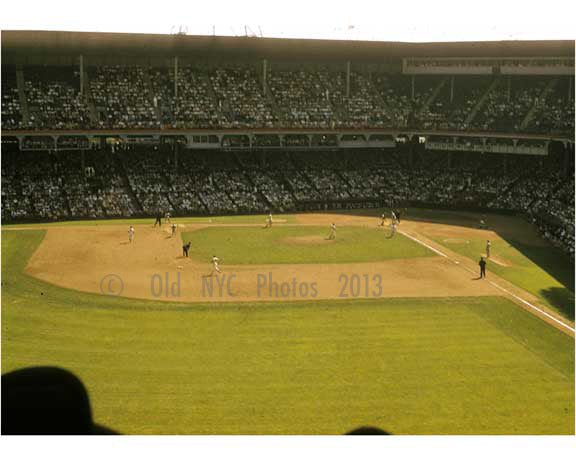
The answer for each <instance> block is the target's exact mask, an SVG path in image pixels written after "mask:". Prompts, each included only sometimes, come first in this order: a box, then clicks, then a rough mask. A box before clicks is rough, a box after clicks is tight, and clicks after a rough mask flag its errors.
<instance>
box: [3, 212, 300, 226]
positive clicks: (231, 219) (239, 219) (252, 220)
mask: <svg viewBox="0 0 576 461" xmlns="http://www.w3.org/2000/svg"><path fill="white" fill-rule="evenodd" d="M266 216H267V215H266ZM266 216H265V215H240V216H191V217H182V218H172V222H176V223H182V224H184V223H198V224H204V223H212V224H231V223H233V224H258V223H262V224H264V222H265V221H266ZM273 219H275V220H277V221H282V222H286V223H295V222H296V218H295V217H294V215H288V214H287V215H273ZM162 222H164V220H162ZM130 224H150V225H153V224H154V218H130V219H125V218H121V219H93V220H83V221H58V222H47V223H28V224H3V225H2V228H3V229H11V228H15V227H17V228H30V229H36V228H38V229H45V228H50V227H68V226H110V225H130Z"/></svg>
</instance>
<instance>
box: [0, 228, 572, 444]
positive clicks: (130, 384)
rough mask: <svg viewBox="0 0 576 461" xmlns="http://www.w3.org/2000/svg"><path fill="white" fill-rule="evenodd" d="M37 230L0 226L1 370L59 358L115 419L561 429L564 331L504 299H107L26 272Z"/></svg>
mask: <svg viewBox="0 0 576 461" xmlns="http://www.w3.org/2000/svg"><path fill="white" fill-rule="evenodd" d="M43 234H44V233H43V231H23V232H14V231H9V232H3V233H2V235H3V240H2V275H3V282H2V284H3V290H2V372H7V371H9V370H13V369H17V368H21V367H26V366H33V365H56V366H60V367H64V368H67V369H69V370H71V371H72V372H73V373H75V374H77V375H78V376H79V377H80V378H81V379H82V380H83V381H84V383H85V384H86V386H87V388H88V391H89V393H90V397H91V402H92V407H93V413H94V418H95V420H96V421H97V422H98V423H100V424H103V425H106V426H109V427H111V428H113V429H115V430H117V431H120V432H122V433H132V434H161V433H163V434H183V433H190V434H255V433H257V434H268V433H270V434H340V433H344V432H346V431H348V430H351V429H352V428H354V427H357V426H360V425H375V426H378V427H381V428H383V429H385V430H388V431H390V432H392V433H396V434H573V433H574V341H573V339H572V338H570V337H569V336H567V335H565V334H564V333H562V332H560V331H558V330H556V329H554V328H552V327H551V326H549V325H548V324H546V323H544V322H543V321H541V320H540V319H538V318H536V317H534V316H532V315H530V314H529V313H527V312H526V311H524V310H522V309H520V308H518V307H517V306H516V305H514V304H512V303H511V302H510V301H508V300H506V299H504V298H499V297H485V298H449V299H447V298H443V299H438V298H436V299H435V298H430V299H393V300H392V299H391V300H386V299H375V300H353V301H347V300H342V301H316V302H311V301H303V302H292V303H286V302H282V303H242V304H238V305H235V306H231V305H230V304H217V303H211V304H208V303H206V304H190V305H186V304H182V303H165V302H153V301H146V300H132V299H126V298H108V297H105V296H100V295H96V294H90V293H82V292H78V291H74V290H68V289H64V288H60V287H56V286H53V285H50V284H47V283H45V282H42V281H40V280H37V279H35V278H33V277H30V276H28V275H27V274H26V273H25V272H24V268H25V266H26V262H27V261H28V259H29V257H30V255H31V254H32V253H33V251H34V250H35V248H36V247H37V245H38V244H39V243H40V242H41V240H42V238H43Z"/></svg>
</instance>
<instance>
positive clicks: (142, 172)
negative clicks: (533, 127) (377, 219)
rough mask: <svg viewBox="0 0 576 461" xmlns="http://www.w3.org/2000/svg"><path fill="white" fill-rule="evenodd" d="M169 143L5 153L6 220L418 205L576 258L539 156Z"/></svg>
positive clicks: (568, 178)
mask: <svg viewBox="0 0 576 461" xmlns="http://www.w3.org/2000/svg"><path fill="white" fill-rule="evenodd" d="M176 148H177V147H175V146H172V145H159V146H154V147H150V146H148V147H145V146H118V147H116V148H115V149H114V151H112V150H109V149H103V150H85V151H84V153H83V154H82V155H83V156H82V157H81V156H80V153H79V152H78V151H57V152H55V151H34V152H28V151H19V150H18V147H17V144H16V145H14V146H13V147H11V148H6V149H4V151H3V155H2V185H3V187H2V218H3V219H4V220H5V221H17V220H58V219H64V218H67V219H69V218H86V217H89V218H99V217H116V216H118V217H119V216H153V215H155V214H157V213H159V212H161V213H165V212H166V211H170V212H172V214H173V215H196V214H204V215H205V214H227V213H264V212H267V211H268V210H272V211H274V212H281V211H295V210H299V209H303V208H305V209H310V206H316V207H317V209H324V208H328V207H330V206H333V205H334V204H338V207H339V208H342V207H344V208H346V207H350V208H354V207H358V206H362V203H367V202H370V201H378V202H379V203H381V204H382V205H383V206H394V205H397V204H416V205H421V206H429V205H432V206H444V207H448V208H450V207H464V208H470V207H474V208H482V209H493V210H505V211H508V212H513V213H519V214H522V215H524V216H526V217H527V218H528V219H529V220H530V221H532V222H533V223H534V224H535V225H537V226H538V228H539V229H540V230H541V233H542V235H544V236H545V237H546V238H548V239H549V240H550V241H552V242H553V243H554V244H556V245H558V246H560V247H561V248H563V249H564V250H565V251H566V252H568V253H570V254H571V255H573V254H574V193H573V191H574V174H573V172H572V174H571V175H567V174H566V172H565V171H564V172H562V171H563V169H562V168H561V167H559V166H558V165H557V164H555V163H554V162H553V161H552V160H551V159H546V158H544V159H542V158H541V157H540V158H539V156H519V155H504V154H474V153H459V154H458V156H457V158H456V159H455V160H454V159H451V157H450V154H449V153H446V152H441V151H438V152H436V151H429V152H426V154H425V155H421V156H419V157H417V158H415V159H413V161H410V162H409V160H408V159H407V156H406V155H403V154H402V153H400V152H398V150H397V149H388V150H386V151H382V150H381V149H366V150H358V149H351V150H349V151H347V150H342V151H339V152H334V151H320V152H313V151H312V152H309V151H290V150H280V151H274V152H269V153H267V152H264V151H253V152H220V153H219V154H218V155H213V152H210V151H186V150H182V151H181V152H180V153H179V155H175V152H174V149H176Z"/></svg>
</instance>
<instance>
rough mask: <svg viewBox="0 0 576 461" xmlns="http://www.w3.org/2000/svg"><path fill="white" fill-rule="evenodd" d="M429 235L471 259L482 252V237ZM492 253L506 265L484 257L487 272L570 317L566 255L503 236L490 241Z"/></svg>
mask: <svg viewBox="0 0 576 461" xmlns="http://www.w3.org/2000/svg"><path fill="white" fill-rule="evenodd" d="M433 239H434V240H435V241H436V242H437V243H439V244H440V245H443V246H445V247H447V248H449V249H450V250H452V251H455V252H456V253H459V254H461V255H462V256H466V257H468V258H470V259H472V260H474V261H477V260H479V259H480V256H481V255H484V254H485V252H486V240H485V239H479V238H469V237H466V240H462V241H459V242H454V240H448V241H445V239H443V238H440V237H433ZM492 256H493V257H494V258H496V259H498V258H500V259H504V260H505V262H506V264H509V265H508V266H502V265H500V264H497V263H495V262H493V261H490V260H488V265H487V269H486V270H487V272H488V273H490V272H493V273H495V274H496V275H499V276H500V277H502V278H504V279H506V280H508V281H509V282H511V283H513V284H515V285H517V286H518V287H520V288H523V289H524V290H526V291H529V292H530V293H532V294H534V295H536V296H538V297H539V298H540V299H541V300H542V301H543V302H544V303H545V304H546V305H547V306H549V307H551V308H552V309H554V310H555V311H556V312H558V313H559V314H561V315H562V316H564V317H566V318H568V319H570V320H574V264H573V263H572V261H571V260H570V259H569V258H568V257H567V256H565V255H564V254H562V253H561V252H560V251H558V250H556V249H554V248H552V247H541V246H530V245H526V244H523V243H519V242H516V241H513V240H508V241H507V240H503V239H497V240H493V241H492Z"/></svg>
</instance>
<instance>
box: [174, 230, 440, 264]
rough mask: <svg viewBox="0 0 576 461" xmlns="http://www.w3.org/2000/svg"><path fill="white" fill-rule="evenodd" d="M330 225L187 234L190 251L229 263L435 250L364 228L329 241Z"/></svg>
mask: <svg viewBox="0 0 576 461" xmlns="http://www.w3.org/2000/svg"><path fill="white" fill-rule="evenodd" d="M328 233H329V228H328V226H278V227H273V228H271V229H260V231H259V232H258V231H255V229H254V228H253V227H208V228H204V229H199V230H197V231H193V232H184V233H183V234H182V240H183V241H184V242H188V241H190V242H191V243H192V246H191V247H190V255H191V257H192V258H193V259H197V260H199V261H209V260H210V258H211V257H212V256H213V255H217V256H218V257H220V258H221V259H222V260H223V261H225V262H226V264H300V263H316V264H318V263H356V262H374V261H382V260H385V259H395V258H418V257H425V256H435V254H434V253H433V252H432V251H430V250H428V249H427V248H425V247H423V246H422V245H419V244H417V243H415V242H414V241H412V240H411V239H409V238H407V237H404V236H403V235H401V234H398V233H397V234H396V235H394V237H393V238H386V237H387V236H388V235H389V234H388V233H387V231H385V230H383V229H378V228H365V227H358V226H348V227H341V228H339V229H338V230H337V236H336V239H335V240H333V241H328V240H326V237H327V236H328Z"/></svg>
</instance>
